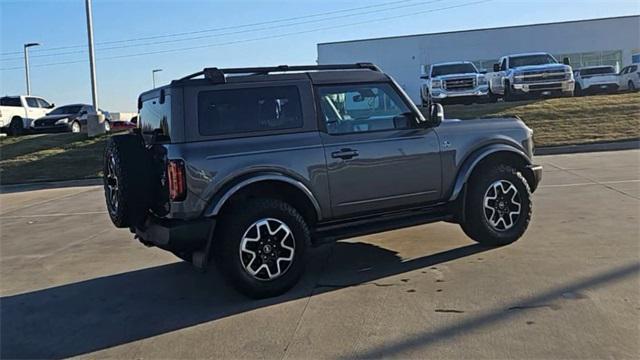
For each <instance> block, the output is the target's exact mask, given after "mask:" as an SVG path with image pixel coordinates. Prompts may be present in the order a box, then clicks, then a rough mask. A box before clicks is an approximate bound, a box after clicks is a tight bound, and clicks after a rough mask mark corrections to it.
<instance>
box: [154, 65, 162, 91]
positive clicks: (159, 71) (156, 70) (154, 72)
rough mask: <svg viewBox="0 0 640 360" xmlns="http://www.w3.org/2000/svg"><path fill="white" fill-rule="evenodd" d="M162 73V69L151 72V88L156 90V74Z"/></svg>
mask: <svg viewBox="0 0 640 360" xmlns="http://www.w3.org/2000/svg"><path fill="white" fill-rule="evenodd" d="M160 71H162V69H153V70H151V80H152V81H153V88H154V89H155V88H156V73H157V72H160Z"/></svg>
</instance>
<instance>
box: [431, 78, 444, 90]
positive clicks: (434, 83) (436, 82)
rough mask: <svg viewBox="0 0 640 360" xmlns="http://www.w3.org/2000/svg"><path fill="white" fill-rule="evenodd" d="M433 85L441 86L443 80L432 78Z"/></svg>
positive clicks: (435, 86) (433, 86) (434, 86)
mask: <svg viewBox="0 0 640 360" xmlns="http://www.w3.org/2000/svg"><path fill="white" fill-rule="evenodd" d="M431 87H432V88H441V87H442V80H432V81H431Z"/></svg>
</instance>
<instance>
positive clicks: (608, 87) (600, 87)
mask: <svg viewBox="0 0 640 360" xmlns="http://www.w3.org/2000/svg"><path fill="white" fill-rule="evenodd" d="M618 87H619V85H618V84H617V83H606V84H592V85H589V86H588V87H586V88H584V89H582V91H584V92H587V93H600V92H612V91H618Z"/></svg>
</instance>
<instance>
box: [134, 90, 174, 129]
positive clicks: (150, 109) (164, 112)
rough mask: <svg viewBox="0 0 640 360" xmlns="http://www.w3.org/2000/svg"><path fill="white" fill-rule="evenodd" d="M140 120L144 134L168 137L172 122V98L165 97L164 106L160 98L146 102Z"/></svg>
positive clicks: (143, 104) (141, 110)
mask: <svg viewBox="0 0 640 360" xmlns="http://www.w3.org/2000/svg"><path fill="white" fill-rule="evenodd" d="M138 118H139V119H140V128H141V129H142V133H143V134H146V135H167V136H168V135H169V122H170V120H171V96H170V95H167V96H165V101H164V103H162V104H161V103H160V98H159V97H156V98H151V99H148V100H145V101H144V102H143V103H142V109H140V114H139V117H138Z"/></svg>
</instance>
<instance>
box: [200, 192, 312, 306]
mask: <svg viewBox="0 0 640 360" xmlns="http://www.w3.org/2000/svg"><path fill="white" fill-rule="evenodd" d="M269 218H270V219H277V220H279V221H281V222H282V223H284V224H286V226H288V227H289V229H290V230H291V234H292V235H293V238H294V242H295V251H294V254H293V260H292V261H291V263H290V265H289V267H288V269H287V270H286V271H284V272H283V273H282V275H280V276H279V277H277V278H274V279H271V280H261V279H256V278H255V277H253V276H252V275H251V274H250V273H249V272H248V271H247V270H245V267H244V265H243V264H242V260H241V256H242V255H241V251H240V246H241V242H242V239H243V236H245V233H246V232H247V231H248V230H249V228H250V227H251V226H252V225H253V224H255V223H256V222H257V221H260V220H261V219H269ZM218 224H219V228H218V229H217V231H216V235H215V237H214V240H213V241H214V246H213V252H214V253H213V257H214V262H215V264H216V265H217V267H218V269H219V270H220V272H221V273H222V274H223V276H224V278H225V280H226V281H227V282H228V283H229V285H231V286H232V287H234V288H235V289H237V290H238V291H239V292H241V293H242V294H244V295H246V296H249V297H252V298H256V299H259V298H266V297H271V296H277V295H280V294H282V293H284V292H286V291H287V290H289V289H290V288H292V287H293V286H294V285H295V284H296V283H297V282H298V280H299V279H300V276H301V275H302V273H303V271H304V267H305V262H306V261H305V257H306V249H307V247H308V244H309V243H310V238H311V235H310V231H309V227H308V225H307V223H306V221H305V220H304V218H303V217H302V215H300V213H299V212H298V211H297V210H296V209H295V208H294V207H293V206H291V205H289V204H288V203H286V202H284V201H281V200H277V199H268V198H263V199H253V200H249V201H247V202H244V203H242V204H241V205H236V206H232V207H231V208H229V209H227V210H226V211H225V213H223V214H222V216H221V219H220V220H219V222H218Z"/></svg>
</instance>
